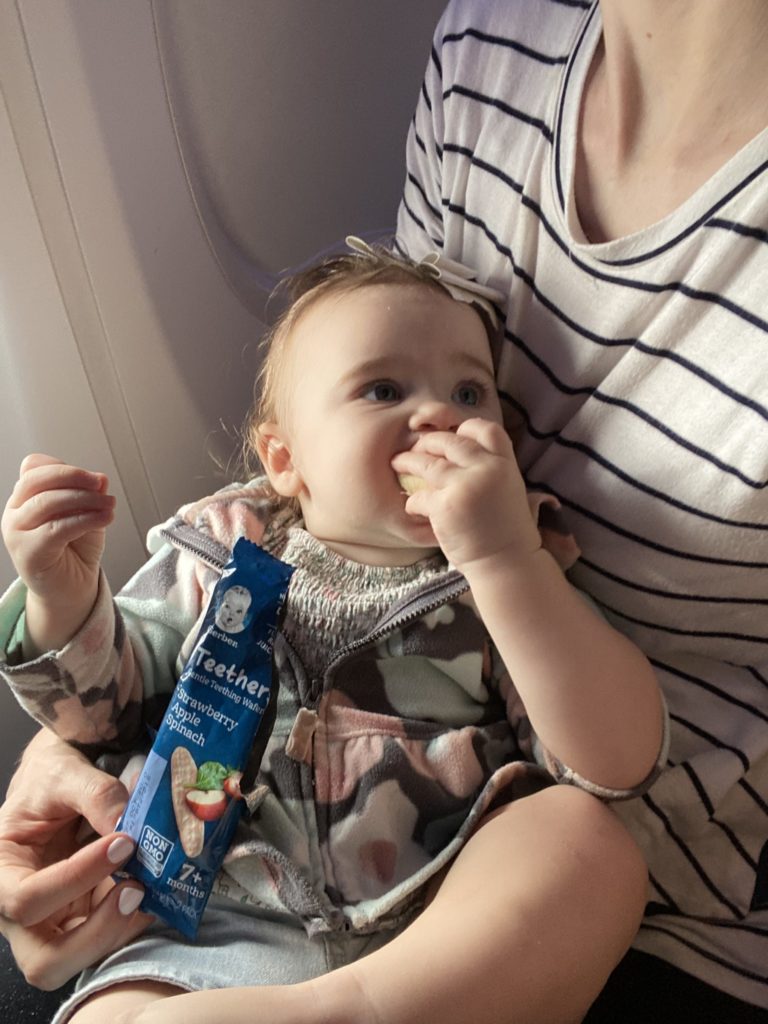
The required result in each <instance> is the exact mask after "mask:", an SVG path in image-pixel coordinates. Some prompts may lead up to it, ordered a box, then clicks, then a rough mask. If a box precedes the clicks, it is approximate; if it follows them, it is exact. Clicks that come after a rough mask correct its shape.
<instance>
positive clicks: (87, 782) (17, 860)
mask: <svg viewBox="0 0 768 1024" xmlns="http://www.w3.org/2000/svg"><path fill="white" fill-rule="evenodd" d="M126 797H127V794H126V791H125V788H124V787H123V786H122V784H121V783H120V782H118V781H117V779H114V778H112V776H110V775H106V774H105V773H104V772H101V771H99V770H98V769H97V768H94V767H93V766H92V765H91V764H90V763H89V762H88V761H87V760H86V759H85V758H84V757H82V756H81V755H80V754H78V753H77V751H75V750H73V749H72V748H70V747H69V746H67V744H66V743H63V742H62V741H61V740H59V739H57V738H56V737H55V736H53V734H51V733H48V732H46V731H45V730H44V731H43V732H41V733H39V734H38V736H36V737H35V738H34V739H33V740H32V742H31V743H30V745H29V747H28V748H27V750H26V752H25V754H24V757H23V758H22V761H21V764H20V766H19V768H18V770H17V772H16V774H15V775H14V777H13V779H12V781H11V785H10V787H9V790H8V797H7V800H6V802H5V804H3V806H2V807H0V915H1V916H0V932H1V933H2V934H3V935H4V936H5V937H6V939H8V941H9V943H10V945H11V951H12V952H13V955H14V957H15V959H16V962H17V963H18V965H19V967H20V969H21V970H22V972H23V974H24V976H25V977H26V979H27V981H28V982H29V983H30V984H32V985H35V986H36V987H38V988H43V989H54V988H58V987H59V986H60V985H63V984H64V982H65V981H67V980H68V979H69V978H71V977H72V976H73V975H75V974H77V973H78V972H79V971H80V970H82V969H83V968H84V967H88V966H89V965H90V964H92V963H94V962H95V961H96V960H99V959H101V957H103V956H105V955H106V954H107V953H108V952H111V950H113V949H117V948H118V947H120V946H122V945H125V943H126V942H128V941H130V939H132V938H134V937H135V936H136V935H138V934H139V933H140V932H141V931H143V930H144V929H145V928H146V927H147V925H148V924H149V922H150V921H151V920H152V918H151V917H150V916H148V915H145V914H141V913H138V912H136V907H137V906H138V903H137V902H136V901H137V899H138V898H139V897H140V896H141V895H142V890H141V889H140V887H139V886H138V884H137V883H136V882H128V883H125V882H121V883H120V885H117V886H116V885H115V884H114V882H113V881H112V879H111V874H112V872H113V871H114V870H115V869H116V868H118V867H120V865H121V864H123V863H124V862H125V861H126V860H127V859H128V857H129V856H130V854H131V852H132V849H133V844H132V842H131V841H130V840H129V839H128V837H127V836H125V835H122V834H119V833H118V834H114V833H112V829H113V827H114V824H115V822H116V820H117V818H118V816H119V814H120V813H121V811H122V810H123V807H124V806H125V801H126ZM81 815H83V816H84V817H85V818H87V820H88V822H90V824H91V825H92V826H93V828H95V829H96V831H97V832H101V833H104V835H102V836H101V837H100V838H99V839H96V840H95V841H94V842H92V843H89V844H88V845H87V846H82V845H81V844H80V843H79V842H78V834H79V832H80V830H81V827H82V824H83V822H82V818H81Z"/></svg>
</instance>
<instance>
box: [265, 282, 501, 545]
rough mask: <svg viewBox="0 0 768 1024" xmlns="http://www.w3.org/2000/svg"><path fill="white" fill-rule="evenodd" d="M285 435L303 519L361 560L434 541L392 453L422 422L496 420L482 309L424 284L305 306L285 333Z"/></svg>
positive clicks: (431, 425)
mask: <svg viewBox="0 0 768 1024" xmlns="http://www.w3.org/2000/svg"><path fill="white" fill-rule="evenodd" d="M289 352H290V356H289V365H288V368H287V372H286V382H285V383H286V386H287V387H288V389H289V390H288V401H287V406H288V408H287V411H286V418H285V424H284V426H285V432H286V434H285V436H286V439H287V447H288V448H289V449H290V453H291V457H292V462H293V466H294V468H295V470H296V471H297V473H298V474H299V477H300V479H301V491H300V494H299V501H300V503H301V507H302V513H303V515H304V520H305V524H306V527H307V529H308V530H309V531H310V532H311V533H312V534H313V535H314V536H316V537H318V538H319V539H320V540H323V541H325V542H326V543H327V544H329V546H331V547H332V548H334V549H335V550H337V551H340V552H341V553H342V554H346V555H347V556H348V557H350V558H353V559H355V560H356V561H360V562H367V563H370V564H383V565H405V564H409V563H410V562H413V561H416V560H417V559H419V558H422V557H424V555H425V554H426V553H427V552H428V551H429V550H430V549H435V548H436V542H435V538H434V535H433V533H432V530H431V528H430V526H429V522H428V521H427V520H424V519H418V518H414V517H413V516H409V515H407V514H406V512H405V509H404V506H405V498H404V496H403V493H402V486H401V484H400V483H399V481H398V479H397V476H396V474H395V472H394V471H393V469H392V466H391V462H392V459H393V457H394V456H395V455H396V454H397V453H398V452H401V451H405V450H408V449H410V448H411V447H412V446H413V445H414V444H415V443H416V441H417V440H418V438H419V437H420V436H421V435H422V434H423V433H425V432H428V431H435V430H439V431H443V430H446V431H447V430H450V431H455V430H456V428H457V427H458V426H459V424H460V423H462V422H463V421H464V420H466V419H470V418H472V417H477V416H479V417H483V418H485V419H489V420H493V421H495V422H497V423H501V422H502V414H501V406H500V403H499V399H498V396H497V393H496V386H495V382H494V374H493V363H492V360H491V351H490V346H489V343H488V337H487V334H486V331H485V327H484V326H483V323H482V320H481V319H480V317H479V315H478V314H477V313H476V312H475V310H473V309H472V308H471V307H470V306H469V305H467V304H466V303H462V302H457V301H455V300H454V299H452V298H451V297H450V296H449V295H448V294H447V293H445V294H443V293H442V292H441V291H437V290H435V289H432V288H428V287H424V286H421V285H419V284H412V285H411V284H408V285H394V284H391V285H390V284H387V285H383V284H381V285H370V286H368V287H365V288H361V289H359V290H357V291H354V292H350V293H348V294H343V295H331V296H328V297H326V298H323V299H321V300H319V301H318V302H317V303H316V304H315V305H314V306H311V307H310V308H309V309H308V310H307V312H306V313H305V314H304V315H303V316H302V317H301V318H300V320H299V322H298V324H297V325H296V326H295V327H294V328H293V331H292V332H291V336H290V338H289Z"/></svg>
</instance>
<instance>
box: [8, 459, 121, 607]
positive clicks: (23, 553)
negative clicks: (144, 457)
mask: <svg viewBox="0 0 768 1024" xmlns="http://www.w3.org/2000/svg"><path fill="white" fill-rule="evenodd" d="M107 486H108V484H107V478H106V476H104V474H103V473H90V472H88V470H85V469H78V468H77V467H75V466H67V465H65V464H64V463H63V462H60V461H59V460H58V459H53V458H51V457H50V456H48V455H28V456H27V457H26V458H25V459H24V461H23V462H22V464H21V469H20V471H19V479H18V482H17V483H16V486H15V487H14V489H13V493H12V494H11V497H10V498H9V499H8V503H7V504H6V506H5V511H4V513H3V517H2V534H3V540H4V541H5V546H6V548H7V549H8V554H9V555H10V556H11V560H12V561H13V564H14V566H15V567H16V571H17V572H18V574H19V576H20V577H21V579H22V580H23V581H24V583H26V585H27V589H28V590H29V592H30V593H31V594H34V595H35V596H36V597H38V598H39V599H40V600H42V601H44V602H46V603H49V604H52V605H56V604H64V603H66V602H67V601H68V600H70V599H72V600H78V601H79V600H81V599H82V596H83V595H84V594H95V589H96V586H97V584H98V576H99V565H100V562H101V556H102V553H103V551H104V538H105V530H106V527H107V526H108V525H109V524H110V523H111V522H112V519H113V517H114V509H115V499H114V497H113V496H112V495H110V494H107V493H106V490H107Z"/></svg>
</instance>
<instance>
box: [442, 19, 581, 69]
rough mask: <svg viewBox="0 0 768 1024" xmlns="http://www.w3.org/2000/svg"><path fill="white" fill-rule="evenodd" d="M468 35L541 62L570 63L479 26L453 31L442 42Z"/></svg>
mask: <svg viewBox="0 0 768 1024" xmlns="http://www.w3.org/2000/svg"><path fill="white" fill-rule="evenodd" d="M467 36H470V37H471V38H472V39H478V40H479V41H480V42H481V43H490V44H491V45H492V46H503V47H506V48H507V49H509V50H514V51H515V52H516V53H520V54H522V55H523V56H524V57H530V58H531V60H536V61H539V62H540V63H541V64H548V65H550V66H555V65H558V64H567V63H568V57H552V56H550V55H549V54H548V53H542V52H541V51H540V50H532V49H531V47H530V46H526V45H525V43H521V42H518V40H516V39H509V38H507V37H505V36H492V35H490V34H489V33H488V32H481V31H480V30H479V29H477V28H466V29H464V31H463V32H451V33H449V34H448V35H447V36H444V37H443V40H442V42H443V45H445V43H458V42H461V40H462V39H464V38H466V37H467Z"/></svg>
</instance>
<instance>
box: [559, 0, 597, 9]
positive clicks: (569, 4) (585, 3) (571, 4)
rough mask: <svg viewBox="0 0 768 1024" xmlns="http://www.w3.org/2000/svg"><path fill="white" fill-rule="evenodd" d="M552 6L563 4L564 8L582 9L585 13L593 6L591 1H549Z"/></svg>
mask: <svg viewBox="0 0 768 1024" xmlns="http://www.w3.org/2000/svg"><path fill="white" fill-rule="evenodd" d="M549 2H550V3H552V4H562V6H563V7H580V8H581V9H582V10H583V11H588V10H589V8H590V7H591V6H592V4H591V3H590V0H549Z"/></svg>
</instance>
